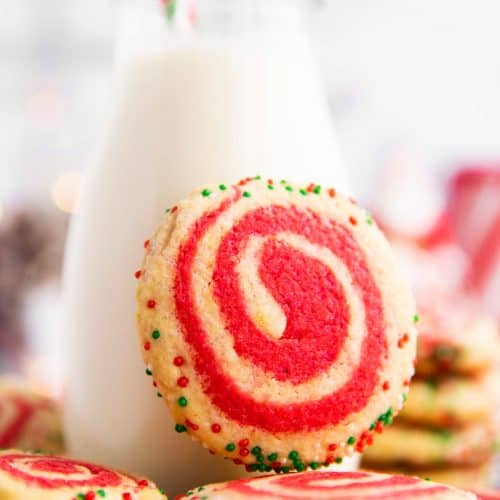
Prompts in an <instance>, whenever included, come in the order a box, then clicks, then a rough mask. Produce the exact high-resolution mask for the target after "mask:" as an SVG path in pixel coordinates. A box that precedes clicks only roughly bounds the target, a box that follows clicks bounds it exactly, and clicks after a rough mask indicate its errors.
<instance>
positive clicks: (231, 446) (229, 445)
mask: <svg viewBox="0 0 500 500" xmlns="http://www.w3.org/2000/svg"><path fill="white" fill-rule="evenodd" d="M235 449H236V445H235V444H234V443H227V444H226V451H234V450H235Z"/></svg>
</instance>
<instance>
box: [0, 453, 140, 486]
mask: <svg viewBox="0 0 500 500" xmlns="http://www.w3.org/2000/svg"><path fill="white" fill-rule="evenodd" d="M0 470H1V471H3V472H5V473H7V474H9V475H10V476H11V477H13V478H16V479H18V480H21V481H23V482H25V483H29V484H30V485H35V486H38V487H40V488H46V489H57V488H62V487H90V488H105V487H110V486H119V485H121V484H122V483H123V480H124V479H127V480H131V481H132V485H133V486H139V485H140V482H139V480H138V479H136V478H132V477H130V476H122V475H120V474H118V473H117V472H114V471H112V470H110V469H107V468H105V467H101V466H99V465H94V464H90V463H87V462H81V461H77V460H72V459H70V458H62V457H51V456H36V455H29V454H24V453H12V454H6V455H1V456H0ZM40 473H42V474H40ZM44 473H45V474H46V475H43V474H44ZM82 474H84V475H85V476H86V477H85V478H84V479H82V478H78V479H76V478H72V477H71V476H72V475H78V476H81V475H82ZM49 475H51V476H52V477H49ZM57 476H60V477H57Z"/></svg>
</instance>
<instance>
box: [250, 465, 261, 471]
mask: <svg viewBox="0 0 500 500" xmlns="http://www.w3.org/2000/svg"><path fill="white" fill-rule="evenodd" d="M249 468H250V470H251V471H252V472H255V471H256V470H259V464H250V467H249Z"/></svg>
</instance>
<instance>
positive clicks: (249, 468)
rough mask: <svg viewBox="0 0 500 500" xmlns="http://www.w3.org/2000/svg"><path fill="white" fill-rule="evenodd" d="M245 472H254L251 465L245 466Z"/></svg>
mask: <svg viewBox="0 0 500 500" xmlns="http://www.w3.org/2000/svg"><path fill="white" fill-rule="evenodd" d="M245 470H246V471H247V472H253V469H252V466H251V465H245Z"/></svg>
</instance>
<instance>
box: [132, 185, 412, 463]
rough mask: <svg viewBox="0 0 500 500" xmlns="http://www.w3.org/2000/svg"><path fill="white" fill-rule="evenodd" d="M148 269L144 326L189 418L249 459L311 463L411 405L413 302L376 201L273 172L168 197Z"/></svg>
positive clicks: (365, 437) (179, 412) (357, 447)
mask: <svg viewBox="0 0 500 500" xmlns="http://www.w3.org/2000/svg"><path fill="white" fill-rule="evenodd" d="M145 246H146V256H145V259H144V262H143V266H142V268H141V270H140V271H138V272H137V273H136V277H138V278H139V285H138V291H137V300H138V315H137V319H138V330H139V334H140V338H141V348H142V352H143V355H144V359H145V361H146V363H147V369H146V373H147V374H148V375H152V376H153V384H154V386H155V387H157V390H158V394H159V395H163V397H164V399H165V401H166V402H167V404H168V406H169V407H170V409H171V410H172V413H173V415H174V418H175V421H176V430H177V431H178V432H188V433H189V434H191V435H192V436H193V437H195V438H197V439H199V440H200V441H201V442H202V443H203V444H204V445H205V446H207V447H208V448H210V449H211V450H212V451H213V452H215V453H217V454H220V455H223V456H226V457H228V458H231V459H233V460H234V461H235V462H236V463H244V464H246V465H247V468H248V469H249V470H260V471H266V470H271V469H274V470H278V471H285V472H286V471H288V470H292V469H296V470H299V471H300V470H304V469H305V468H307V467H311V468H313V469H314V468H317V467H319V466H320V465H327V464H330V463H333V462H341V461H342V457H343V456H345V455H350V454H352V453H353V452H354V451H362V450H363V449H364V447H365V446H366V445H367V444H370V443H371V441H372V434H373V432H376V431H378V432H380V431H381V430H382V428H383V426H384V425H386V424H388V423H390V422H391V421H392V417H393V416H394V415H395V414H396V413H397V412H398V411H399V410H400V409H401V407H402V404H403V400H404V397H405V393H406V392H407V385H408V383H409V379H410V377H411V376H412V374H413V359H414V357H415V327H414V324H413V323H414V315H415V305H414V302H413V298H412V296H411V293H410V291H409V288H408V287H407V285H406V283H405V282H404V281H403V280H402V279H401V277H400V275H399V273H398V272H397V266H396V263H395V260H394V258H393V255H392V252H391V248H390V246H389V244H388V243H387V241H386V240H385V238H384V237H383V235H382V233H381V232H380V231H379V230H378V228H377V227H376V226H375V224H374V222H373V221H372V219H371V218H370V217H369V216H368V215H367V213H366V212H365V211H364V210H363V209H361V208H360V207H358V206H357V205H356V204H355V203H354V202H352V201H350V200H348V199H347V198H345V197H344V196H341V195H339V194H337V193H335V191H334V190H333V189H322V188H321V187H320V186H314V185H312V186H310V187H309V189H308V188H303V189H302V188H299V187H296V186H293V185H290V184H287V183H272V182H270V181H264V180H261V179H260V178H256V179H251V180H245V181H243V183H239V185H236V186H225V185H219V186H208V187H205V188H201V189H199V190H197V191H196V192H194V193H192V194H191V195H190V196H189V197H188V198H186V199H185V200H184V201H182V202H180V203H179V204H178V205H177V206H175V207H173V208H172V209H170V210H168V212H167V214H166V215H165V217H164V218H163V220H162V221H161V224H160V226H159V228H158V229H157V231H156V233H155V234H154V236H153V237H152V239H151V240H150V241H147V242H146V244H145Z"/></svg>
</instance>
